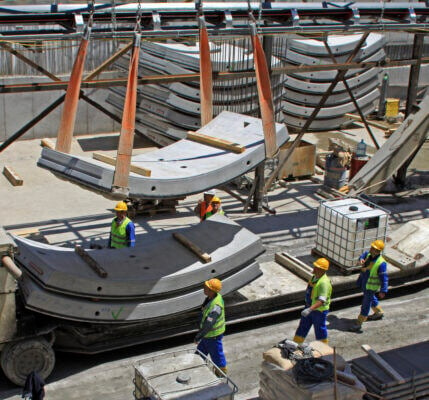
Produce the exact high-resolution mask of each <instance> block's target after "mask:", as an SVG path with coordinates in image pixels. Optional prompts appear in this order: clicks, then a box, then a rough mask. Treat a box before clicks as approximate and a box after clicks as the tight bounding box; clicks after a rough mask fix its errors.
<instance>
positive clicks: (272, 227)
mask: <svg viewBox="0 0 429 400" xmlns="http://www.w3.org/2000/svg"><path fill="white" fill-rule="evenodd" d="M357 137H358V136H357ZM115 145H116V138H115V137H113V136H111V135H106V136H105V138H104V139H101V138H92V137H79V138H78V139H77V140H74V143H73V152H75V153H87V154H90V152H92V151H99V150H104V151H112V152H113V149H114V148H115ZM137 148H138V150H136V151H147V150H148V149H149V148H150V146H149V145H148V144H146V143H143V142H138V143H137ZM40 151H41V148H40V146H39V141H38V140H30V141H21V142H16V143H14V144H12V145H11V146H10V147H9V148H8V149H7V150H5V151H4V152H3V153H2V154H1V161H0V162H1V166H4V165H8V166H10V167H12V168H13V169H14V170H15V171H16V172H17V173H18V174H19V175H20V176H21V177H22V178H23V180H24V185H23V186H17V187H13V186H11V185H10V183H9V182H8V181H7V180H6V178H5V177H4V176H3V175H0V224H1V225H3V226H5V227H6V228H7V229H9V230H11V231H16V230H23V229H34V228H38V229H39V230H40V232H41V233H42V234H43V235H44V236H45V237H46V238H47V240H48V241H49V243H52V244H57V245H66V246H71V245H73V244H78V243H79V244H83V245H89V243H90V242H94V241H96V242H103V241H105V240H106V238H107V236H108V232H109V226H110V220H111V218H112V216H113V213H112V208H113V206H114V202H112V201H110V200H108V199H105V198H104V197H102V196H100V195H98V194H94V193H92V192H90V191H87V190H83V189H81V188H79V187H78V186H76V185H74V184H72V183H69V182H66V181H62V180H60V179H58V178H56V177H55V176H54V175H53V174H51V173H50V172H48V171H45V170H42V169H40V168H37V166H36V162H37V158H38V156H39V155H40ZM427 160H428V159H427V158H426V160H425V162H424V163H423V167H424V168H425V169H426V170H429V165H428V164H429V162H428V161H427ZM419 162H422V161H421V160H419ZM318 187H319V185H318V184H315V183H313V182H311V181H300V182H292V183H290V184H288V185H287V186H286V188H283V187H279V188H277V189H276V190H275V191H273V192H270V194H269V201H270V206H271V207H274V208H276V210H277V214H276V215H270V214H267V213H263V214H254V213H248V214H242V213H241V210H242V205H241V203H238V202H237V201H236V200H234V199H233V198H231V197H230V196H228V195H227V194H226V193H223V192H220V197H221V198H222V200H223V207H224V210H225V211H226V213H227V215H228V216H229V217H231V218H233V219H234V220H236V221H237V222H239V223H240V224H242V225H243V226H245V227H246V228H248V229H250V230H251V231H253V232H254V233H256V234H258V235H260V237H261V238H262V240H263V243H264V245H265V248H266V250H267V251H266V253H264V254H263V255H262V256H261V257H260V261H261V263H262V269H263V270H264V276H263V277H262V278H260V279H258V280H257V281H255V282H253V283H252V284H251V285H250V286H249V287H247V288H243V289H242V292H241V293H243V295H244V296H245V297H247V298H250V299H258V298H260V296H261V295H262V294H263V295H265V296H266V295H267V294H268V295H270V296H273V295H277V294H281V293H289V292H290V291H295V290H302V288H304V287H305V282H304V281H303V280H302V279H300V278H297V277H295V276H293V275H291V274H290V273H288V272H287V271H286V270H285V269H284V268H282V267H280V266H279V265H278V264H275V263H274V262H273V259H274V253H275V252H277V251H288V252H290V253H291V254H293V255H295V256H297V257H299V258H301V259H303V260H304V261H307V262H309V261H311V256H309V254H310V251H311V249H312V248H313V247H314V235H315V231H316V215H317V207H318V204H319V201H320V200H321V199H320V198H319V197H318V196H317V195H315V190H316V189H317V188H318ZM198 198H199V196H197V195H195V196H190V197H187V198H186V199H185V200H184V201H181V202H180V205H179V207H178V211H177V213H176V214H175V215H171V214H169V215H158V216H154V217H147V216H139V217H138V218H137V219H136V227H137V233H138V234H145V233H150V232H151V231H152V230H159V229H163V230H164V229H167V230H168V229H174V228H175V227H177V226H186V225H188V224H193V223H196V222H197V221H198V220H197V218H196V217H195V216H194V215H193V213H192V209H193V207H194V206H195V204H196V201H197V199H198ZM381 200H383V199H381ZM393 200H394V201H392V198H387V199H385V200H384V203H383V206H384V207H386V208H388V209H389V210H390V211H391V212H392V214H391V217H390V227H391V229H396V228H397V227H399V226H401V225H402V224H403V223H405V222H407V221H409V220H417V219H421V218H425V217H429V207H428V201H427V196H426V197H425V196H417V197H412V198H410V197H406V198H397V199H393ZM384 304H385V308H386V311H387V313H388V318H386V319H385V320H383V321H379V322H374V323H371V324H368V329H367V331H366V332H365V333H364V334H362V335H354V334H350V333H346V332H343V331H342V330H341V329H344V326H345V325H346V324H347V319H350V318H354V317H355V315H356V314H357V312H358V307H357V305H356V306H354V307H352V308H350V309H343V310H341V311H336V312H333V313H332V314H331V316H330V328H331V330H330V336H331V343H332V345H335V346H336V347H337V349H338V352H339V353H340V354H342V355H343V356H345V357H346V358H348V359H349V358H352V357H355V356H359V355H362V351H361V350H360V349H359V345H360V344H362V343H369V344H371V346H372V347H373V348H374V349H375V350H377V351H382V350H386V349H390V348H393V347H397V346H402V345H407V344H411V343H414V342H418V341H421V340H425V339H426V340H427V338H428V337H429V326H428V325H429V324H428V317H427V309H428V305H429V289H426V290H423V291H421V292H419V293H417V294H409V295H407V296H404V297H401V298H396V299H387V300H386V301H385V302H384ZM404 310H407V311H405V312H404ZM298 317H299V314H298V313H297V315H296V320H294V321H289V322H284V321H282V320H281V318H279V319H278V320H276V321H275V323H273V322H272V325H269V326H261V327H259V328H256V329H250V328H254V327H255V326H254V325H252V324H249V326H248V327H247V328H249V330H246V331H242V332H237V333H231V334H228V335H227V336H226V338H225V348H226V352H227V357H228V360H229V363H230V373H231V377H232V379H233V380H234V381H235V382H236V383H237V384H238V386H239V387H240V391H241V393H242V394H241V395H240V396H238V398H240V399H249V398H251V397H252V396H253V397H254V396H256V393H257V390H256V388H257V386H258V371H259V365H260V362H261V353H262V352H263V351H264V350H267V349H269V348H270V347H271V346H272V345H274V344H275V343H277V342H278V341H280V340H282V339H284V338H285V337H292V336H293V333H294V329H295V328H296V325H297V319H298ZM416 327H417V329H416ZM310 339H311V337H310ZM178 344H180V346H189V345H192V338H191V337H186V338H179V339H176V340H170V341H168V342H163V343H161V344H159V343H158V344H155V345H152V344H150V345H145V346H137V347H134V348H131V349H126V350H122V351H115V352H110V353H107V354H103V355H95V356H79V355H62V354H59V355H58V361H57V367H56V369H55V371H54V373H53V374H52V376H51V377H50V378H49V380H48V382H49V385H48V387H47V390H48V396H47V398H49V399H57V398H58V399H75V398H80V399H94V398H105V399H129V398H132V374H133V368H132V363H133V361H134V360H136V359H138V358H139V357H141V356H142V355H143V354H150V353H151V352H152V351H166V350H168V349H169V348H175V347H177V345H178ZM18 393H20V391H19V390H17V389H15V388H14V387H13V385H11V384H10V383H8V382H7V381H6V379H5V377H4V376H3V375H1V374H0V399H16V398H19V397H18Z"/></svg>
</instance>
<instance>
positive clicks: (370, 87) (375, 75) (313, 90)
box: [274, 33, 385, 131]
mask: <svg viewBox="0 0 429 400" xmlns="http://www.w3.org/2000/svg"><path fill="white" fill-rule="evenodd" d="M360 39H361V34H359V35H348V36H329V37H328V39H327V45H328V46H329V48H330V49H331V52H332V54H333V56H334V57H335V60H336V62H338V63H344V62H346V61H347V59H348V57H349V56H350V54H351V53H352V52H353V50H354V48H355V46H356V45H357V43H358V42H359V40H360ZM384 43H385V39H384V36H383V35H380V34H375V33H371V34H370V35H369V36H368V38H367V40H366V42H365V43H364V45H363V46H362V48H361V49H360V50H359V51H358V52H357V54H356V56H355V57H354V59H353V60H352V61H354V62H362V61H368V62H369V61H382V60H383V59H384V58H385V53H384V50H383V46H384ZM274 53H275V55H276V56H278V57H279V58H280V59H282V60H283V61H284V62H285V63H286V64H288V65H320V64H332V63H333V61H332V58H331V57H330V55H329V52H328V50H327V49H326V46H325V43H324V42H323V41H322V40H315V39H291V40H289V41H288V42H287V45H286V49H285V50H283V48H280V47H276V48H275V51H274ZM337 72H338V71H335V70H332V71H317V72H316V71H315V72H293V73H290V74H288V75H287V76H286V77H285V80H284V86H285V91H284V95H283V114H284V121H285V122H286V124H287V125H288V126H290V127H293V128H295V129H299V128H301V127H302V126H304V125H305V123H306V122H307V119H308V117H309V116H310V115H311V114H312V112H313V111H314V108H315V107H317V105H318V104H319V102H320V100H321V98H322V96H323V95H324V94H325V92H326V90H327V89H328V88H329V86H330V84H331V82H332V81H333V80H334V79H335V77H336V75H337ZM379 72H380V71H379V68H367V69H350V70H349V71H347V73H346V75H345V77H346V80H347V83H348V86H349V87H350V89H351V91H352V93H353V95H354V97H355V99H356V101H357V103H358V105H359V107H360V108H361V110H362V112H363V113H364V114H365V115H366V114H369V113H371V112H372V111H374V109H375V105H376V101H377V99H378V98H379ZM356 112H357V109H356V106H355V105H354V103H353V101H352V99H351V98H350V95H349V93H348V92H347V90H346V87H345V85H344V83H343V82H341V81H340V82H339V83H337V85H336V86H335V87H334V90H333V92H332V95H331V96H329V98H328V99H327V101H326V103H325V105H324V106H323V107H322V108H321V110H320V111H319V112H318V114H317V116H316V118H315V120H314V121H313V122H312V123H311V125H310V127H309V130H313V131H323V130H331V129H339V128H341V127H342V126H344V125H347V124H350V123H351V122H352V120H351V119H350V118H348V117H347V116H345V114H347V113H356Z"/></svg>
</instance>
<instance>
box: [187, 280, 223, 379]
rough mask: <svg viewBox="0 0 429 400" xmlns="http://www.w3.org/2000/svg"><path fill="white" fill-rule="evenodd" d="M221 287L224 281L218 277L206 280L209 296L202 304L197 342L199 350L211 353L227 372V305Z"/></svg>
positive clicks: (205, 285)
mask: <svg viewBox="0 0 429 400" xmlns="http://www.w3.org/2000/svg"><path fill="white" fill-rule="evenodd" d="M221 289H222V282H221V281H220V280H219V279H217V278H213V279H209V280H208V281H205V282H204V294H205V295H206V296H207V297H206V298H205V300H204V302H203V304H202V306H201V312H202V315H201V320H200V326H199V331H198V333H197V335H196V336H195V343H198V347H197V350H199V351H200V352H201V353H203V354H204V355H206V356H207V355H208V354H210V357H211V359H212V361H213V362H214V363H215V364H216V365H217V366H218V367H219V369H220V370H222V371H223V372H224V373H226V371H227V366H226V358H225V354H224V352H223V344H222V338H223V334H224V332H225V306H224V302H223V298H222V295H221V294H220V291H221Z"/></svg>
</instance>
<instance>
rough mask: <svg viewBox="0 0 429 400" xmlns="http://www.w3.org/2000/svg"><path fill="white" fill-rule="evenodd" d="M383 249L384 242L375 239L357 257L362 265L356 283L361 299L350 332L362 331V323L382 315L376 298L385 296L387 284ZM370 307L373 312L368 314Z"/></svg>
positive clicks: (379, 317) (380, 317) (374, 319)
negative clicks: (358, 311) (360, 291)
mask: <svg viewBox="0 0 429 400" xmlns="http://www.w3.org/2000/svg"><path fill="white" fill-rule="evenodd" d="M383 249H384V242H383V241H382V240H375V241H374V242H372V243H371V248H370V249H369V251H365V252H363V253H362V255H361V256H360V257H359V263H360V265H361V266H362V267H361V273H360V275H359V278H358V280H357V285H358V286H359V287H360V288H361V289H362V292H363V300H362V306H361V309H360V314H359V315H358V317H357V320H356V322H355V324H354V325H353V326H352V327H351V328H350V331H351V332H357V333H362V332H363V331H362V324H363V323H364V322H365V321H367V320H370V321H376V320H379V319H382V318H383V316H384V313H383V310H382V309H381V307H380V306H379V304H378V303H379V300H378V299H383V298H384V297H385V296H386V293H387V286H388V278H387V264H386V261H385V260H384V258H383V256H382V255H381V253H382V251H383ZM377 295H378V298H377ZM370 308H371V309H372V311H373V312H374V313H373V314H372V315H370V316H368V314H369V310H370Z"/></svg>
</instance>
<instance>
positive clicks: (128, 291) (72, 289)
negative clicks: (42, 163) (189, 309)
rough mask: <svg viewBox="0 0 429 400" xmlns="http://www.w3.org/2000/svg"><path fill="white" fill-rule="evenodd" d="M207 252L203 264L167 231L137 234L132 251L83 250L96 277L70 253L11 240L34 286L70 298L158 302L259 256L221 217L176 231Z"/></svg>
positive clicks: (247, 236)
mask: <svg viewBox="0 0 429 400" xmlns="http://www.w3.org/2000/svg"><path fill="white" fill-rule="evenodd" d="M175 232H180V233H181V234H182V235H183V236H185V237H186V238H187V239H189V240H190V241H191V242H192V243H194V244H195V245H197V246H198V247H199V248H200V249H202V251H204V252H206V253H208V254H209V255H210V256H211V258H212V261H211V262H209V263H203V262H201V261H200V259H199V258H198V257H197V256H196V255H195V254H194V253H193V252H191V251H190V250H189V249H187V248H185V247H184V246H183V245H182V244H181V243H179V242H178V241H177V240H176V239H174V238H173V237H172V232H171V231H160V232H154V233H151V234H150V235H149V234H143V235H140V236H139V237H137V240H136V242H137V246H136V247H134V248H124V249H101V250H86V253H87V254H88V255H89V256H90V257H92V259H93V260H95V261H96V262H97V263H98V265H99V266H100V267H101V268H102V269H103V270H104V271H106V272H107V277H106V278H100V277H99V276H98V275H97V274H96V273H95V271H93V270H92V268H91V267H90V266H89V265H88V264H87V263H86V262H85V261H84V260H83V259H82V258H81V257H80V256H79V255H78V254H76V252H75V251H74V249H70V248H64V247H58V246H51V245H46V244H43V243H38V242H34V241H32V240H28V239H24V238H22V237H14V239H15V240H16V242H17V244H18V247H19V255H17V256H16V261H17V262H18V263H19V264H20V265H21V266H22V268H23V269H24V270H25V271H26V273H27V274H29V275H31V276H32V279H33V280H36V281H37V282H38V283H39V286H43V287H44V288H46V289H48V290H50V291H56V292H59V293H63V294H69V295H71V296H80V297H90V298H98V299H103V298H114V299H118V298H121V299H124V298H128V299H131V298H142V297H145V298H148V297H150V298H154V297H157V298H161V297H167V296H171V295H172V293H177V292H181V293H183V292H186V291H190V290H194V289H195V287H200V286H201V283H202V282H204V281H206V280H208V279H211V278H213V277H222V276H224V275H227V274H229V273H230V272H231V271H234V270H237V269H238V268H240V267H241V266H243V265H248V264H249V263H250V262H253V261H254V259H255V258H256V257H257V256H258V255H260V254H261V253H263V252H264V248H263V246H262V243H261V240H260V238H259V237H258V236H257V235H255V234H253V233H252V232H250V231H248V230H247V229H245V228H243V227H241V226H240V225H238V224H237V223H235V222H233V221H231V220H230V219H229V218H227V217H225V216H223V215H214V216H213V217H211V218H210V219H208V220H206V221H204V222H203V223H198V224H196V225H194V226H192V227H189V228H185V229H181V230H176V231H175Z"/></svg>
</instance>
